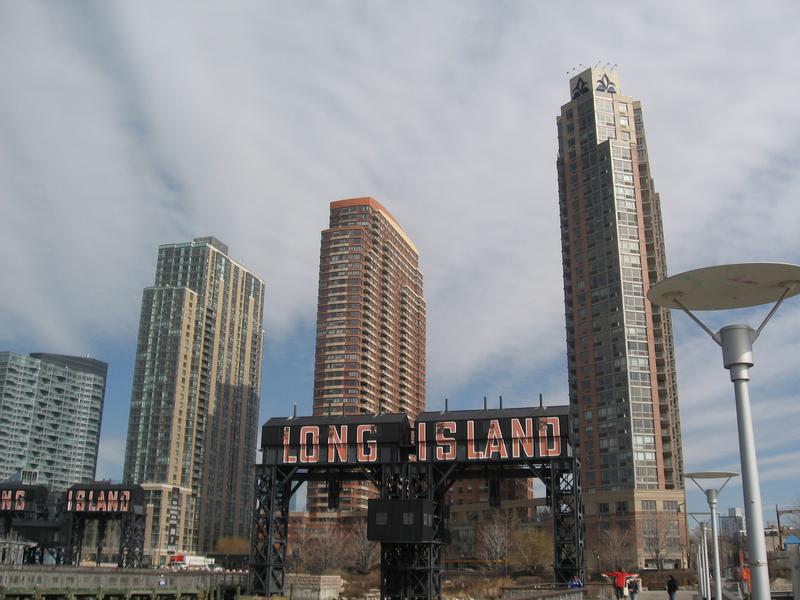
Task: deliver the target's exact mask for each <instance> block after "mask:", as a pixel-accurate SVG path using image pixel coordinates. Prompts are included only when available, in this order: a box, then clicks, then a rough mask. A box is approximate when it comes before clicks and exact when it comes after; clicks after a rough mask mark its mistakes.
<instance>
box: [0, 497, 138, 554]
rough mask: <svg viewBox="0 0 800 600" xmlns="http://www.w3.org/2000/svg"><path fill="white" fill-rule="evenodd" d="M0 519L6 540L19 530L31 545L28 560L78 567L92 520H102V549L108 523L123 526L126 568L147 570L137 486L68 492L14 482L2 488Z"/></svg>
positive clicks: (121, 547)
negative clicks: (88, 524) (144, 568)
mask: <svg viewBox="0 0 800 600" xmlns="http://www.w3.org/2000/svg"><path fill="white" fill-rule="evenodd" d="M0 518H2V522H3V531H4V533H5V535H8V534H9V533H10V532H12V531H15V532H16V533H17V534H19V536H20V537H21V538H22V539H25V540H29V541H30V542H31V545H30V547H29V548H28V549H27V550H26V552H25V557H24V561H25V562H26V563H30V564H43V563H44V562H45V557H46V555H47V554H49V555H50V556H51V558H52V561H53V563H55V564H57V565H73V566H78V565H79V564H80V562H81V554H82V550H83V538H84V533H85V531H86V523H87V522H88V521H98V536H97V545H98V547H100V546H101V545H102V541H103V538H104V537H105V533H106V528H107V524H108V522H109V521H119V522H120V541H119V560H118V563H117V566H119V567H125V568H133V567H142V566H144V532H145V511H144V491H143V490H142V488H141V487H140V486H138V485H118V484H111V483H107V482H94V483H90V484H77V485H74V486H72V487H71V488H69V489H68V490H67V491H66V492H61V493H58V492H53V493H51V492H49V491H48V489H47V488H46V487H44V486H31V485H23V484H20V483H15V482H8V483H3V484H0Z"/></svg>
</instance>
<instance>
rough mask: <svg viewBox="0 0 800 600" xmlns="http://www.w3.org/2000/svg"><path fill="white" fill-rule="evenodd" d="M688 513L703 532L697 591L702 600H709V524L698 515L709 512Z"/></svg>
mask: <svg viewBox="0 0 800 600" xmlns="http://www.w3.org/2000/svg"><path fill="white" fill-rule="evenodd" d="M681 506H683V505H678V512H680V507H681ZM686 514H687V515H688V516H690V517H692V519H693V520H694V522H695V523H697V524H698V525H699V526H700V531H701V533H702V538H701V539H700V544H699V545H698V547H697V556H696V557H695V562H696V563H697V588H698V589H697V591H698V592H700V598H702V600H708V599H709V598H710V597H711V578H710V577H709V575H708V526H707V525H706V522H705V521H700V520H699V519H698V518H697V517H699V516H703V517H707V516H708V515H709V513H691V512H687V513H686Z"/></svg>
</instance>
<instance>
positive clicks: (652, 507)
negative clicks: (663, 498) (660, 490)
mask: <svg viewBox="0 0 800 600" xmlns="http://www.w3.org/2000/svg"><path fill="white" fill-rule="evenodd" d="M642 510H644V511H647V512H656V501H655V500H642Z"/></svg>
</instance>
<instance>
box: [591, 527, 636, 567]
mask: <svg viewBox="0 0 800 600" xmlns="http://www.w3.org/2000/svg"><path fill="white" fill-rule="evenodd" d="M600 543H601V547H602V551H601V552H600V553H599V555H600V559H601V560H602V561H603V564H605V565H606V567H607V568H611V569H616V568H617V567H623V568H624V567H626V566H628V565H631V564H632V563H633V556H634V548H635V547H636V536H635V535H634V533H633V530H632V529H631V528H630V527H629V526H628V523H626V522H622V523H613V524H612V525H610V526H609V527H607V528H605V529H602V530H601V531H600Z"/></svg>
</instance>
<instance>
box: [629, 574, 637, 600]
mask: <svg viewBox="0 0 800 600" xmlns="http://www.w3.org/2000/svg"><path fill="white" fill-rule="evenodd" d="M628 593H629V594H630V595H631V600H636V594H638V593H639V580H638V579H636V578H635V577H631V578H630V579H628Z"/></svg>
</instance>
